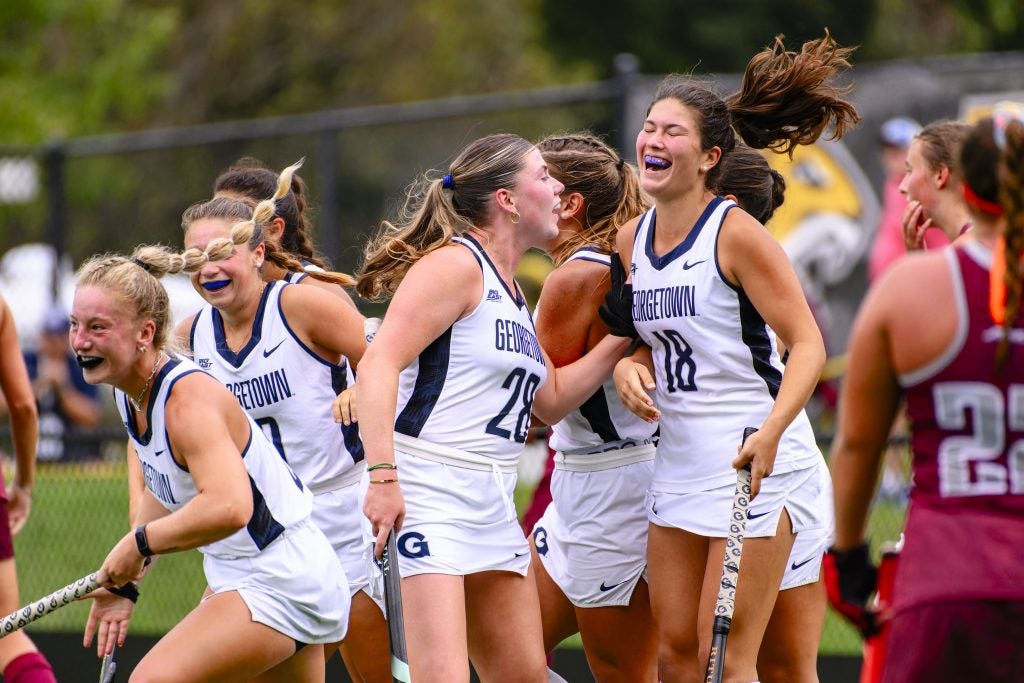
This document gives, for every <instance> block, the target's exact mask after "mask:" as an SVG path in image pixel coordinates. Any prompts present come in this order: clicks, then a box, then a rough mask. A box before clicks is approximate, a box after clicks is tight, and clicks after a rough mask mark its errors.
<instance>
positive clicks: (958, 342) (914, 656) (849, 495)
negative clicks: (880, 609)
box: [832, 105, 1024, 683]
mask: <svg viewBox="0 0 1024 683" xmlns="http://www.w3.org/2000/svg"><path fill="white" fill-rule="evenodd" d="M960 165H961V168H962V170H963V177H964V185H963V194H964V197H965V198H966V200H967V205H968V207H969V209H970V212H971V215H972V218H973V228H972V230H971V231H970V232H969V233H968V234H967V236H966V237H964V238H961V239H960V240H958V241H957V243H956V244H954V245H953V247H952V248H950V249H945V250H942V251H940V252H930V253H925V254H922V255H918V256H913V257H910V258H907V259H905V260H903V261H901V262H900V263H898V264H896V265H894V266H893V267H892V268H891V269H890V270H889V271H887V272H886V274H885V275H884V276H883V277H882V279H881V280H879V282H878V283H877V285H876V286H874V287H873V288H872V289H871V291H870V292H869V294H868V297H867V299H866V300H865V302H864V304H863V306H862V308H861V311H860V313H859V315H858V317H857V322H856V323H855V325H854V330H853V334H852V337H851V342H850V352H849V359H850V360H849V370H848V372H847V375H846V381H845V382H844V385H843V395H842V400H841V401H840V404H839V405H840V408H841V412H840V422H839V433H838V438H837V440H836V442H835V445H834V447H833V451H832V473H833V478H834V481H835V492H836V540H835V548H834V552H835V554H836V555H837V556H838V557H839V558H841V559H842V560H843V561H842V562H840V563H838V568H839V576H838V580H839V588H840V591H841V593H842V597H843V600H844V601H846V602H848V603H851V604H854V605H859V606H860V607H861V608H863V605H864V604H865V602H866V600H867V598H868V596H869V595H870V593H871V590H872V588H873V583H874V568H873V567H872V566H871V564H870V562H869V559H868V558H869V555H868V553H867V551H866V543H865V541H864V530H865V524H866V518H867V510H868V506H869V504H870V502H871V499H872V497H873V493H874V488H875V484H876V483H877V480H878V474H879V466H880V463H881V454H882V453H883V452H884V448H885V442H886V438H887V436H888V434H889V429H890V427H891V425H892V420H893V417H894V416H895V414H896V410H897V407H898V405H899V403H900V400H901V399H902V398H905V399H906V402H907V412H908V415H909V416H910V423H911V425H913V427H912V441H911V448H912V452H913V468H914V488H913V490H912V492H911V505H910V513H909V516H908V519H907V524H906V530H905V532H904V537H905V542H904V546H903V550H902V552H901V554H900V564H899V568H898V569H897V573H896V579H895V587H894V598H893V604H892V606H891V608H890V610H889V613H888V614H886V615H884V616H886V617H889V616H891V622H890V624H889V638H890V641H891V643H893V644H894V645H895V644H898V647H891V648H889V650H888V652H887V655H886V659H885V663H884V671H883V674H882V680H883V681H884V682H885V683H895V682H897V681H898V682H900V683H916V682H918V681H929V683H945V682H946V681H949V682H952V681H965V680H978V681H981V680H984V681H996V680H1006V681H1009V680H1014V679H1015V678H1016V677H1017V676H1018V675H1019V672H1020V670H1021V661H1020V659H1019V657H1016V653H1018V652H1019V650H1020V648H1019V644H1020V642H1021V639H1022V638H1024V569H1022V565H1021V563H1020V558H1019V539H1020V538H1024V457H1021V447H1022V445H1024V441H1022V440H1024V421H1022V419H1021V416H1022V415H1024V391H1022V390H1021V386H1022V385H1024V354H1022V353H1021V351H1020V344H1021V343H1022V342H1024V319H1022V316H1021V312H1020V299H1021V272H1020V265H1021V251H1022V249H1024V200H1022V187H1024V186H1022V179H1024V108H1022V107H1020V106H1019V105H1016V106H1014V105H1000V106H997V107H996V109H995V111H994V113H993V115H992V116H991V117H987V118H985V119H983V120H982V121H980V122H979V123H978V124H977V125H975V126H974V127H973V128H972V129H971V130H970V132H969V133H968V134H967V137H966V139H965V140H964V142H963V146H962V149H961V152H960ZM1010 653H1014V654H1013V655H1011V654H1010Z"/></svg>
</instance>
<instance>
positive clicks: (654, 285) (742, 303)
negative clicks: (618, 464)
mask: <svg viewBox="0 0 1024 683" xmlns="http://www.w3.org/2000/svg"><path fill="white" fill-rule="evenodd" d="M733 206H735V204H734V203H733V202H731V201H728V200H725V199H722V198H721V197H716V198H715V199H713V200H712V201H711V202H710V203H709V204H708V206H707V208H706V209H705V210H704V213H703V214H702V215H701V216H700V218H699V219H698V220H697V223H696V224H695V225H694V226H693V229H692V230H691V231H690V233H689V234H687V236H686V238H685V239H684V240H683V241H682V243H680V244H678V245H677V246H676V247H675V248H674V249H672V251H670V252H669V253H667V254H664V255H662V256H657V255H655V253H654V248H653V246H652V245H653V240H654V231H655V215H656V214H655V210H654V209H650V210H649V211H648V212H647V213H645V214H644V216H643V218H642V219H641V221H640V225H639V226H638V228H637V232H636V238H635V241H634V244H633V262H632V266H631V270H632V278H633V320H634V321H635V323H636V328H637V330H638V331H639V332H640V336H641V337H642V338H643V340H644V341H645V342H647V344H648V345H650V346H651V348H652V349H653V351H654V368H655V374H656V377H655V379H656V384H657V389H656V391H657V396H656V401H657V407H658V409H659V410H661V414H662V417H661V420H660V422H661V435H660V440H659V442H658V457H657V458H656V461H655V463H656V464H655V472H654V484H653V488H655V489H656V490H660V491H665V492H670V493H671V492H676V493H688V492H693V491H706V490H709V489H712V488H717V487H719V486H727V485H728V484H729V483H735V481H736V471H735V470H734V469H733V468H732V466H731V464H730V463H731V462H732V460H733V459H734V458H735V457H736V447H737V446H738V445H739V444H740V442H741V441H742V437H743V429H744V428H745V427H748V426H749V427H759V426H760V425H761V423H762V422H763V421H764V419H765V418H766V417H767V416H768V413H769V411H770V410H771V408H772V406H773V404H774V401H775V396H776V395H777V394H778V390H779V385H780V383H781V382H782V367H783V366H782V362H781V360H780V359H779V354H778V351H777V346H776V339H775V334H774V332H772V330H771V329H769V327H768V325H767V324H765V322H764V320H763V319H762V318H761V315H760V314H759V313H758V312H757V310H756V309H755V308H754V306H753V304H751V302H750V299H749V298H747V295H746V294H745V293H744V292H743V290H741V289H737V288H736V287H734V286H732V285H731V284H729V283H728V282H727V281H726V280H725V279H724V277H723V275H722V272H721V269H720V268H719V264H718V256H717V254H718V252H717V245H718V234H719V231H720V230H721V227H722V222H723V220H724V219H725V215H726V212H727V211H729V209H731V208H732V207H733ZM820 458H821V453H820V452H819V451H818V448H817V446H816V444H815V440H814V433H813V432H812V430H811V424H810V422H809V420H808V419H807V415H806V414H805V413H804V412H803V411H801V412H800V413H799V414H798V415H797V417H796V419H794V420H793V422H792V424H790V426H789V428H787V429H786V431H785V432H784V433H783V436H782V438H781V440H780V442H779V450H778V455H777V457H776V460H775V469H774V471H775V472H776V473H779V474H781V473H783V472H789V471H793V470H800V469H804V468H806V467H812V466H814V465H815V464H816V463H817V461H818V459H820Z"/></svg>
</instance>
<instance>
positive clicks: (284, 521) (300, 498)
mask: <svg viewBox="0 0 1024 683" xmlns="http://www.w3.org/2000/svg"><path fill="white" fill-rule="evenodd" d="M193 372H200V369H199V368H198V367H197V366H196V365H195V364H193V363H192V362H191V361H189V360H185V359H182V358H177V357H173V356H172V357H171V358H170V360H168V361H167V362H166V363H164V366H163V367H162V368H160V372H158V373H157V375H156V377H154V378H153V385H152V388H151V389H150V392H151V393H150V400H149V405H148V406H147V408H146V410H147V414H146V417H147V420H146V424H147V428H146V432H145V433H144V434H137V433H136V430H135V421H134V420H133V419H132V418H131V415H132V413H133V411H132V408H131V407H130V405H129V403H128V398H127V396H125V394H124V392H122V391H120V390H117V389H115V390H114V400H115V403H116V404H117V410H118V412H119V413H120V414H121V421H122V422H123V423H124V425H125V428H126V429H127V431H128V438H129V440H130V441H131V443H132V445H133V446H134V447H135V452H136V453H137V454H138V457H139V462H140V463H141V464H142V474H143V478H144V479H145V482H146V488H147V489H149V490H150V492H152V494H153V495H154V496H156V498H157V500H159V501H160V502H161V503H162V504H163V506H164V507H166V508H167V509H168V510H170V511H171V512H174V511H175V510H178V509H179V508H181V507H182V506H183V505H185V504H186V503H188V502H189V501H190V500H192V499H193V498H194V497H195V496H196V494H197V491H196V485H195V482H194V481H193V480H192V475H191V474H189V472H188V471H187V470H185V469H183V468H182V467H181V466H180V465H179V464H178V463H177V462H176V461H175V460H174V457H173V456H172V454H171V453H172V450H171V445H170V442H169V440H168V437H167V424H166V421H165V409H166V406H167V399H168V397H169V396H170V394H171V391H173V389H174V384H175V382H177V381H178V380H179V379H181V378H182V377H184V376H185V375H187V374H190V373H193ZM246 417H247V419H248V421H249V430H250V437H249V443H248V444H246V447H245V450H244V451H243V452H242V456H241V457H242V458H243V460H244V462H245V469H246V471H247V472H248V473H249V484H250V486H251V488H252V504H253V509H252V517H251V518H250V519H249V523H248V524H247V525H246V527H245V528H244V529H240V530H238V531H236V532H235V533H234V534H232V535H231V536H228V537H227V538H224V539H221V540H219V541H215V542H213V543H210V544H209V545H205V546H202V547H201V548H199V550H201V551H202V552H203V553H206V554H207V555H212V556H214V557H224V558H233V557H252V556H254V555H258V554H259V553H260V551H262V550H263V549H264V548H266V547H267V546H268V545H270V543H271V542H272V541H273V540H274V539H276V538H277V537H278V536H280V535H281V534H282V533H283V532H284V531H285V530H286V529H289V528H291V527H294V526H296V525H297V524H299V523H300V522H302V521H303V520H305V519H307V518H308V517H309V515H310V511H311V510H312V505H313V496H312V494H311V493H310V492H309V490H308V489H306V488H305V487H304V486H303V485H302V482H301V481H300V480H299V478H298V477H297V476H296V475H295V473H294V472H292V470H291V469H290V468H289V467H288V465H287V463H285V461H284V460H282V459H281V456H280V455H279V454H278V452H277V450H276V449H275V448H274V446H273V444H271V443H270V441H269V440H268V439H267V438H266V437H265V436H264V435H263V432H262V431H260V428H259V427H258V426H256V424H255V422H253V419H252V418H251V417H248V416H246Z"/></svg>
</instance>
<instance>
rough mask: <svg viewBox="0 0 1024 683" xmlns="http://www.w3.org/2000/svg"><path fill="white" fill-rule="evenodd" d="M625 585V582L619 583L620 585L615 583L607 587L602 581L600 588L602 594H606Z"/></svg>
mask: <svg viewBox="0 0 1024 683" xmlns="http://www.w3.org/2000/svg"><path fill="white" fill-rule="evenodd" d="M624 583H626V582H625V581H619V582H618V583H613V584H612V585H610V586H606V585H604V581H602V582H601V586H600V588H601V592H602V593H605V592H607V591H610V590H611V589H613V588H615V587H616V586H621V585H622V584H624Z"/></svg>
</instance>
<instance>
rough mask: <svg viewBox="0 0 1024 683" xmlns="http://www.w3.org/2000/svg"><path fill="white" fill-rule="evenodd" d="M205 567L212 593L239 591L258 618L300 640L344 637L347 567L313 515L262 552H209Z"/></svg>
mask: <svg viewBox="0 0 1024 683" xmlns="http://www.w3.org/2000/svg"><path fill="white" fill-rule="evenodd" d="M203 571H204V572H205V574H206V581H207V583H208V584H209V586H210V590H211V591H212V593H213V594H217V593H225V592H227V591H238V594H239V595H241V596H242V600H244V601H245V604H246V605H247V606H248V608H249V611H250V612H251V613H252V620H253V621H255V622H259V623H261V624H266V625H267V626H269V627H270V628H272V629H274V630H275V631H278V632H280V633H283V634H284V635H286V636H288V637H290V638H293V639H294V640H297V641H298V642H300V643H333V642H337V641H339V640H341V639H342V638H344V637H345V632H346V630H347V629H348V612H349V605H350V603H351V600H350V597H349V592H348V581H347V580H346V579H345V570H344V569H342V567H341V563H340V562H339V561H338V557H337V555H335V554H334V550H333V549H332V548H331V544H330V543H329V542H328V541H327V537H326V536H324V534H323V532H322V531H320V529H318V528H317V527H316V525H314V524H313V523H312V522H311V521H309V520H308V519H307V520H304V521H302V522H300V523H298V524H296V525H295V526H294V527H291V528H289V529H287V530H286V531H285V532H284V533H283V534H281V535H280V536H279V537H278V538H277V539H275V540H274V541H273V542H272V543H271V544H270V545H268V546H267V547H266V548H264V549H263V552H261V553H260V554H259V555H254V556H252V557H239V558H234V559H224V558H219V557H214V556H212V555H204V557H203Z"/></svg>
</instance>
